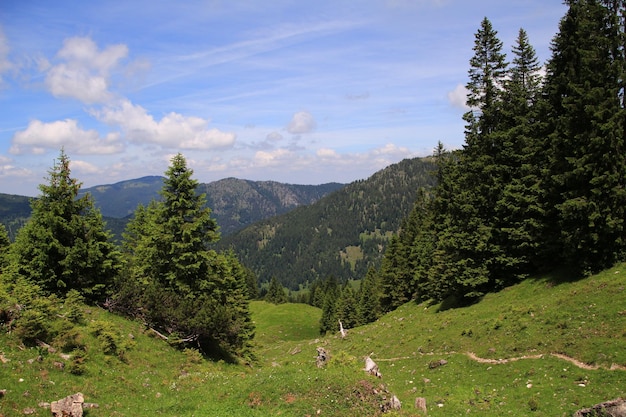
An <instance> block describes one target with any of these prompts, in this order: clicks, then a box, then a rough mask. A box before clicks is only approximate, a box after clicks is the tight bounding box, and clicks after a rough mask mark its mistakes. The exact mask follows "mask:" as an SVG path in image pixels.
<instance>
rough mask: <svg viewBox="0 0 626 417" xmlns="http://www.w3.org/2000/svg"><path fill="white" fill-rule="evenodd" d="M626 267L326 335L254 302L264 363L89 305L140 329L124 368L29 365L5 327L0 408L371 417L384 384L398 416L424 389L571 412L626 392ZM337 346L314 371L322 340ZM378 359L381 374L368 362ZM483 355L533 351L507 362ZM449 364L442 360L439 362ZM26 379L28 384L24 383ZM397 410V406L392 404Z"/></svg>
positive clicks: (441, 412) (438, 402) (522, 408)
mask: <svg viewBox="0 0 626 417" xmlns="http://www.w3.org/2000/svg"><path fill="white" fill-rule="evenodd" d="M625 288H626V264H622V265H619V266H618V267H616V268H614V269H612V270H609V271H606V272H604V273H602V274H600V275H597V276H594V277H591V278H588V279H585V280H580V281H576V282H554V281H551V280H549V279H537V280H527V281H525V282H523V283H521V284H519V285H517V286H514V287H511V288H509V289H507V290H505V291H502V292H500V293H497V294H491V295H489V296H487V297H485V299H484V300H483V301H482V302H480V303H479V304H477V305H474V306H472V307H468V308H462V309H450V310H445V311H438V306H426V305H415V304H413V303H410V304H407V305H405V306H403V307H401V308H400V309H398V310H397V311H395V312H393V313H391V314H389V315H387V316H385V317H384V318H382V319H381V320H379V321H378V322H376V323H373V324H371V325H368V326H363V327H360V328H356V329H352V330H351V331H350V332H349V334H348V337H347V338H346V339H343V340H342V339H340V338H338V337H337V336H336V335H330V336H327V337H325V338H318V339H316V338H317V337H318V336H317V322H318V320H319V316H320V311H319V310H317V309H314V308H311V307H308V306H302V305H290V304H286V305H280V306H273V305H269V304H266V303H262V302H254V303H252V305H251V310H252V313H253V317H254V320H255V322H256V323H257V340H256V345H257V346H256V352H257V357H258V362H257V363H256V364H255V365H254V366H253V367H244V366H238V365H229V364H224V363H210V362H200V363H197V361H196V360H195V359H194V356H193V355H188V354H187V355H185V354H184V353H182V352H178V351H176V350H174V349H172V348H170V347H168V346H167V345H166V344H164V343H163V342H162V341H160V340H158V339H155V338H151V337H149V334H148V333H145V332H144V331H143V329H142V328H141V326H140V325H139V324H136V323H129V322H127V321H125V320H122V319H120V318H119V317H116V316H112V315H110V314H108V313H105V312H102V311H100V310H97V309H92V310H91V312H90V313H89V316H88V320H102V319H103V318H106V319H107V320H111V321H114V322H115V324H116V326H118V328H119V331H120V336H121V337H123V338H129V336H128V334H129V333H132V334H133V335H134V347H132V348H131V349H130V350H129V351H128V353H127V355H126V358H127V361H126V363H124V362H122V361H120V360H119V359H118V358H116V357H111V356H104V355H103V354H102V353H100V352H99V349H98V348H97V342H96V341H95V340H91V338H92V336H91V335H86V336H85V338H86V341H87V342H88V345H89V346H92V347H91V348H90V350H89V358H88V360H87V373H86V374H85V375H83V376H73V375H71V374H69V373H68V372H67V370H64V371H61V370H58V369H56V368H55V367H54V366H53V362H54V361H59V358H58V356H57V355H53V354H48V355H46V356H45V358H44V360H43V362H33V363H28V362H27V360H28V359H32V358H35V357H36V356H37V355H38V354H39V353H38V351H37V349H34V348H32V349H26V350H21V349H20V348H19V347H18V346H16V345H15V344H14V342H12V339H11V338H10V337H8V336H6V335H1V336H0V353H3V354H4V357H6V358H7V359H10V360H11V361H10V362H7V363H3V364H1V363H0V389H7V395H6V396H5V397H4V398H2V399H0V415H2V416H14V415H15V416H17V415H23V410H24V409H25V408H29V407H32V408H33V409H34V410H35V414H34V415H40V416H45V415H48V413H49V411H48V410H45V409H42V408H39V407H38V406H37V404H38V403H39V402H41V401H48V402H49V401H52V400H55V399H58V398H61V397H63V396H65V395H68V394H71V393H74V392H77V391H81V392H83V393H84V394H85V397H86V401H89V402H96V403H99V404H100V408H99V409H94V410H90V411H89V412H88V413H87V414H86V415H87V416H90V417H95V416H154V415H164V416H193V415H195V416H207V415H212V416H267V415H279V414H280V415H285V416H305V415H317V414H318V411H319V415H322V416H333V415H335V416H364V415H375V414H376V412H377V401H376V400H378V399H379V398H377V397H378V396H377V395H375V394H374V393H373V387H377V386H378V385H379V384H381V383H384V384H385V385H386V386H387V388H388V389H389V391H390V392H392V393H394V394H396V395H397V396H398V397H399V398H400V400H401V401H402V403H403V409H402V411H401V412H399V413H397V414H396V415H403V416H409V415H411V416H415V415H418V414H417V411H416V410H415V409H414V408H413V402H414V400H415V398H416V397H425V398H426V401H427V405H428V408H429V413H428V415H429V416H456V415H467V414H470V415H477V416H502V415H514V416H515V415H520V416H525V415H533V416H561V415H563V416H570V415H571V414H572V413H573V412H574V411H575V410H577V409H579V408H582V407H586V406H590V405H592V404H595V403H598V402H601V401H604V400H608V399H612V398H616V397H619V396H624V395H626V371H625V370H622V369H616V370H609V368H610V367H611V366H612V365H619V366H622V367H623V366H626V292H625V291H626V289H625ZM318 346H324V347H325V348H326V349H327V350H328V351H329V352H330V353H331V355H332V358H331V361H330V363H329V364H328V366H327V367H326V368H324V369H318V368H316V367H315V354H316V353H315V349H316V347H318ZM372 352H373V355H372V358H373V359H374V360H375V361H376V362H377V363H378V365H379V366H380V370H381V372H382V373H383V377H382V379H381V380H378V379H376V378H374V377H371V376H369V375H366V374H365V373H364V372H363V371H362V368H363V356H364V355H366V354H369V353H372ZM467 352H473V353H474V354H475V355H476V356H478V357H481V358H485V359H491V360H496V359H503V358H520V357H522V356H533V358H527V359H521V360H517V361H510V362H507V363H481V362H477V361H476V360H474V359H471V358H470V357H469V356H468V355H467ZM553 353H560V354H564V355H567V356H570V357H573V358H577V359H579V360H580V361H582V362H584V363H586V364H588V365H591V366H592V367H598V369H582V368H579V367H578V366H576V365H574V364H572V363H571V362H569V361H566V360H564V359H561V358H558V357H556V356H553V355H552V354H553ZM440 359H445V360H447V361H448V363H447V364H446V365H444V366H440V367H437V368H434V369H431V368H430V367H429V364H430V363H431V362H433V361H437V360H440ZM20 378H21V379H23V382H20ZM390 414H391V415H393V413H390Z"/></svg>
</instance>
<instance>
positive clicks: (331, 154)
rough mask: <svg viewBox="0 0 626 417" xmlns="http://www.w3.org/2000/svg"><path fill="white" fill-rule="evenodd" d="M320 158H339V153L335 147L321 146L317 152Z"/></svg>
mask: <svg viewBox="0 0 626 417" xmlns="http://www.w3.org/2000/svg"><path fill="white" fill-rule="evenodd" d="M315 154H316V155H317V156H318V157H319V158H322V159H337V158H339V154H338V153H337V151H335V150H334V149H329V148H321V149H318V150H317V152H316V153H315Z"/></svg>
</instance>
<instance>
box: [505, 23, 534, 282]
mask: <svg viewBox="0 0 626 417" xmlns="http://www.w3.org/2000/svg"><path fill="white" fill-rule="evenodd" d="M540 69H541V65H540V64H539V61H538V59H537V55H536V53H535V50H534V48H533V47H532V45H531V44H530V42H529V40H528V35H527V34H526V31H524V29H520V30H519V33H518V37H517V40H516V44H515V45H514V46H513V61H512V65H511V67H510V70H509V74H510V75H509V79H508V80H507V81H506V82H505V84H504V87H505V88H504V91H503V97H504V98H503V103H502V106H501V117H502V126H501V135H500V140H501V141H502V151H501V153H500V154H499V155H498V158H497V164H498V165H500V166H501V167H502V169H501V170H500V172H501V173H502V177H501V178H500V184H501V193H500V194H499V196H498V199H497V201H496V205H495V210H494V217H493V219H494V226H495V228H494V231H495V233H494V241H495V242H496V244H498V245H500V247H501V248H502V250H503V252H504V253H505V254H506V258H505V259H506V263H505V264H504V265H502V268H501V270H500V273H501V274H502V275H503V278H504V279H505V280H506V281H507V283H512V282H514V281H515V280H517V279H519V278H521V277H523V276H524V275H525V274H527V273H529V272H530V271H531V270H532V268H533V267H534V265H533V264H534V263H535V259H536V255H537V252H538V245H539V242H540V235H541V233H542V228H541V221H542V210H541V206H540V201H539V200H540V196H541V189H540V176H541V171H540V170H541V168H542V167H543V166H545V163H543V159H542V158H544V157H545V152H543V151H542V149H541V146H537V145H538V144H537V142H536V141H535V139H534V138H535V137H537V136H538V135H539V132H540V130H539V123H538V120H537V119H538V110H537V106H536V104H537V101H538V100H539V98H540V93H541V81H542V78H541V75H540Z"/></svg>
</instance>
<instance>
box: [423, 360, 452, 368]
mask: <svg viewBox="0 0 626 417" xmlns="http://www.w3.org/2000/svg"><path fill="white" fill-rule="evenodd" d="M447 363H448V361H447V360H445V359H439V360H438V361H432V362H430V363H429V364H428V367H429V368H430V369H435V368H439V367H440V366H443V365H446V364H447Z"/></svg>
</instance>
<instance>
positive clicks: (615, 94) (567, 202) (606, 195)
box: [544, 0, 626, 273]
mask: <svg viewBox="0 0 626 417" xmlns="http://www.w3.org/2000/svg"><path fill="white" fill-rule="evenodd" d="M567 4H568V6H569V9H568V11H567V13H566V15H565V17H564V18H563V19H562V20H561V23H560V26H559V33H558V34H557V35H556V37H555V38H554V40H553V43H552V57H551V59H550V61H549V63H548V75H547V81H546V91H545V96H546V99H547V108H548V111H547V114H546V118H547V120H549V121H550V122H551V125H550V129H551V134H550V136H549V137H548V142H549V144H550V153H549V154H550V159H549V161H548V162H549V164H548V175H547V176H546V183H547V184H548V187H547V196H546V199H545V200H544V203H545V208H546V210H547V211H548V216H547V220H546V224H548V225H552V226H553V227H552V228H551V229H549V232H550V233H548V234H547V237H548V240H547V242H546V246H547V247H550V248H552V249H553V252H552V255H553V256H560V258H561V260H562V262H563V263H565V264H568V265H573V266H576V267H577V269H578V270H579V271H580V272H581V273H590V272H594V271H597V270H599V269H602V268H605V267H608V266H610V265H612V264H613V263H614V262H616V261H617V260H619V259H623V257H624V254H625V249H626V229H625V224H624V222H625V221H626V220H625V219H626V211H625V210H626V152H624V150H625V147H624V145H625V140H626V135H625V130H624V115H625V113H624V99H623V97H624V89H623V88H624V65H625V64H624V55H623V54H624V52H623V51H624V49H623V47H624V27H623V16H624V7H623V5H624V3H623V2H619V1H615V2H614V1H606V2H602V1H597V0H569V1H567ZM607 5H608V6H611V7H607ZM616 6H617V7H616ZM619 6H622V7H619ZM620 19H622V20H621V22H622V24H620V23H619V21H620Z"/></svg>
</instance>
